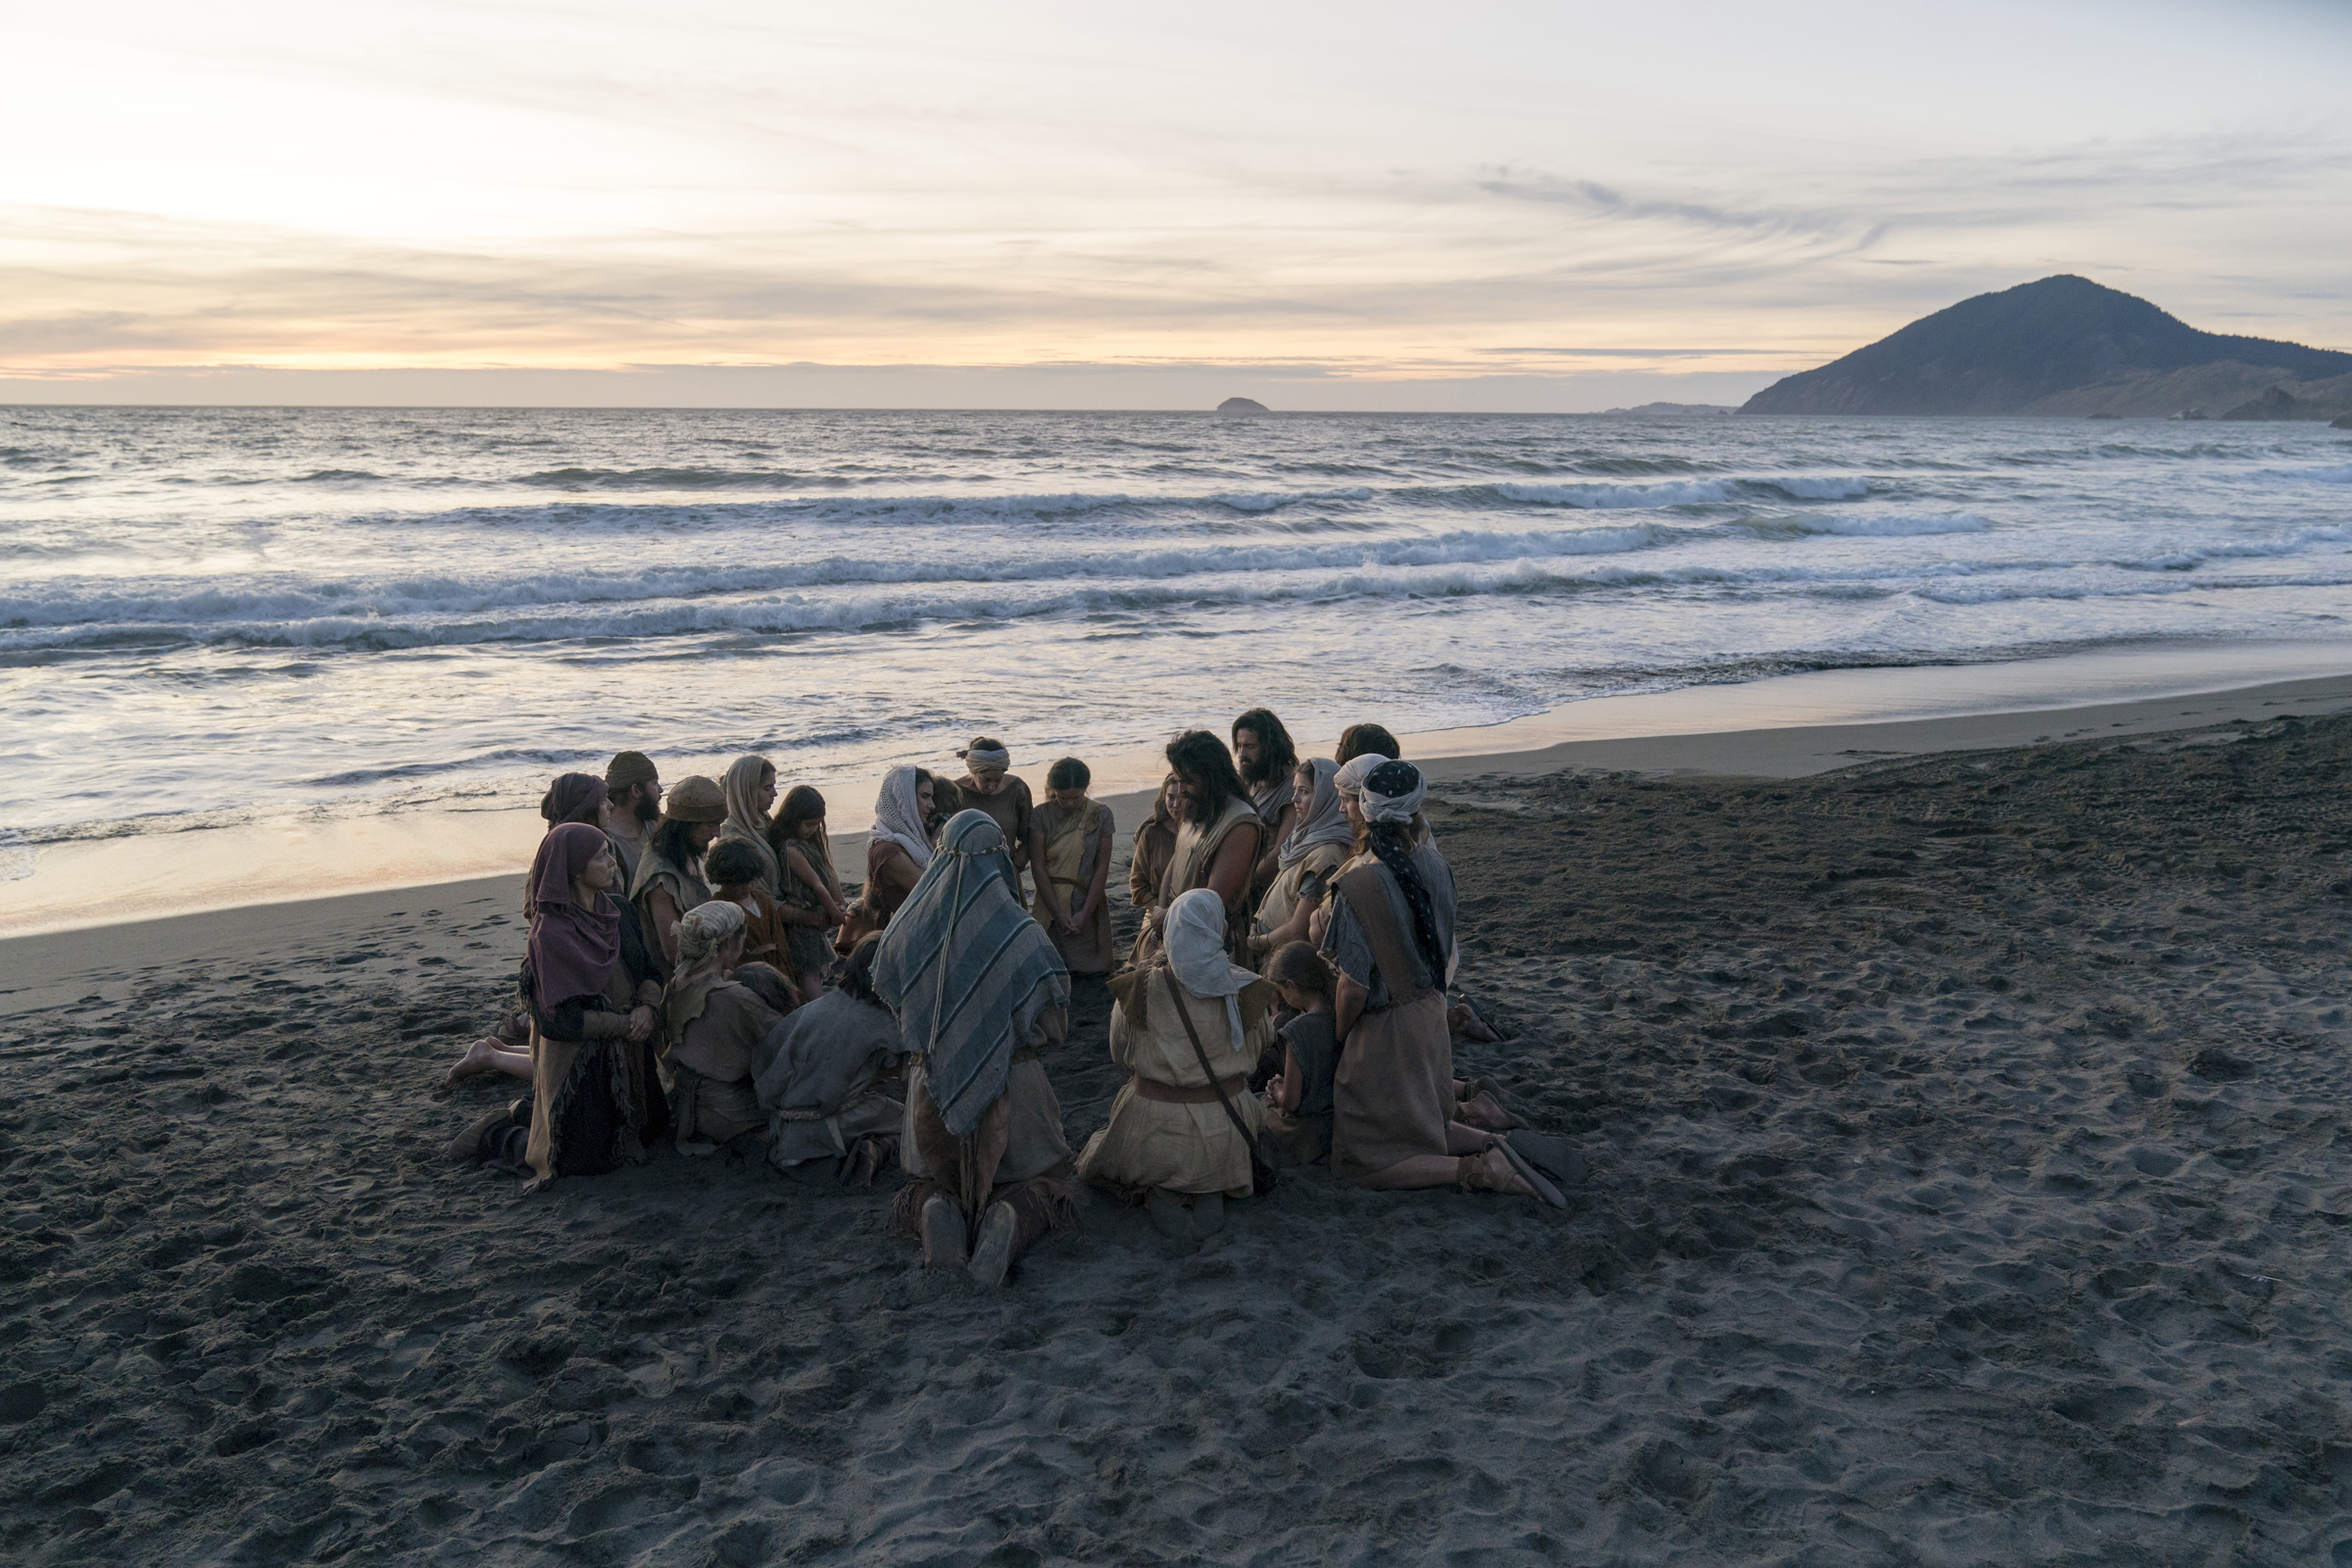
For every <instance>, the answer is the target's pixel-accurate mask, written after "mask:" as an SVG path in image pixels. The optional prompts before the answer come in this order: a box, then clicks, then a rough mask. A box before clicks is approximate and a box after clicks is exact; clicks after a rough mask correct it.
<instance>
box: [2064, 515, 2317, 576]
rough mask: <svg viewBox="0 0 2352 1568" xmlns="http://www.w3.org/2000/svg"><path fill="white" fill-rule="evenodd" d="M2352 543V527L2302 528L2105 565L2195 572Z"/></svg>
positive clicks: (2121, 558)
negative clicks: (2221, 563)
mask: <svg viewBox="0 0 2352 1568" xmlns="http://www.w3.org/2000/svg"><path fill="white" fill-rule="evenodd" d="M2347 541H2352V526H2345V527H2325V526H2324V527H2318V528H2298V529H2296V530H2295V531H2294V532H2292V533H2289V534H2285V535H2283V536H2281V537H2279V538H2277V539H2230V540H2217V541H2215V542H2214V543H2212V544H2198V545H2184V546H2182V547H2181V548H2180V549H2178V550H2170V551H2165V552H2163V553H2161V554H2158V555H2153V556H2123V557H2116V558H2111V559H2110V560H2108V561H2107V562H2106V563H2105V564H2107V565H2110V566H2120V567H2121V568H2123V569H2124V570H2126V571H2192V570H2194V569H2195V568H2197V567H2198V566H2201V565H2203V564H2206V563H2207V562H2209V561H2277V560H2280V559H2282V558H2284V557H2288V556H2299V555H2301V554H2302V553H2303V552H2304V551H2306V550H2308V549H2310V548H2311V547H2312V546H2313V545H2322V544H2343V543H2345V542H2347Z"/></svg>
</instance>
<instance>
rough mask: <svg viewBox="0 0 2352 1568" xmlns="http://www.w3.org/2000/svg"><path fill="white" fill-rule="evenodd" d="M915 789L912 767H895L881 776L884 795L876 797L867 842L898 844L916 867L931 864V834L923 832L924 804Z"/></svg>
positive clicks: (867, 831)
mask: <svg viewBox="0 0 2352 1568" xmlns="http://www.w3.org/2000/svg"><path fill="white" fill-rule="evenodd" d="M916 788H917V784H916V780H915V770H914V769H913V768H911V767H894V768H892V769H891V770H890V771H889V772H888V773H885V774H884V775H883V776H882V789H881V792H880V793H879V794H877V795H876V796H875V797H874V825H873V826H872V827H870V828H868V829H866V839H867V842H869V843H871V842H874V841H877V840H879V841H881V842H885V843H890V844H896V845H897V846H898V847H899V848H900V849H902V850H905V851H906V852H907V854H908V855H910V856H912V857H913V858H914V863H915V864H917V865H929V864H930V863H931V835H930V834H928V833H926V832H924V831H923V803H922V800H921V798H920V797H919V796H917V795H916V794H915V790H916Z"/></svg>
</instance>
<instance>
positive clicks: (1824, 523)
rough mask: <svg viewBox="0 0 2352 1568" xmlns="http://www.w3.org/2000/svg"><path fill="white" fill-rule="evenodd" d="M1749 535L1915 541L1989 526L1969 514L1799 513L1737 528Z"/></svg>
mask: <svg viewBox="0 0 2352 1568" xmlns="http://www.w3.org/2000/svg"><path fill="white" fill-rule="evenodd" d="M1740 527H1741V528H1742V529H1743V530H1744V531H1746V532H1749V533H1755V534H1761V535H1764V536H1766V537H1770V536H1771V535H1774V534H1831V535H1835V536H1838V537H1840V538H1849V539H1915V538H1930V537H1933V536H1935V535H1937V534H1952V533H1985V532H1988V531H1989V530H1990V529H1991V527H1992V524H1991V523H1989V522H1986V521H1985V519H1984V518H1983V517H1980V516H1978V515H1976V514H1975V513H1973V512H1937V513H1924V514H1919V515H1900V514H1882V515H1875V516H1871V515H1866V516H1858V517H1836V516H1822V515H1819V514H1816V513H1805V512H1800V513H1797V514H1795V515H1791V516H1786V517H1754V518H1750V519H1749V520H1748V521H1747V522H1745V523H1742V524H1740Z"/></svg>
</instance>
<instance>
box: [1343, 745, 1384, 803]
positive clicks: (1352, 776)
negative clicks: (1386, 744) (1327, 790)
mask: <svg viewBox="0 0 2352 1568" xmlns="http://www.w3.org/2000/svg"><path fill="white" fill-rule="evenodd" d="M1387 760H1388V759H1387V758H1385V757H1383V756H1381V755H1380V754H1379V753H1378V752H1366V753H1365V754H1364V755H1363V756H1361V757H1352V758H1349V759H1348V760H1347V761H1345V762H1342V763H1341V764H1340V770H1339V771H1338V772H1336V773H1334V774H1332V776H1331V784H1332V788H1334V789H1336V790H1338V791H1339V792H1340V794H1341V795H1342V796H1343V797H1344V798H1346V799H1348V800H1353V799H1355V797H1356V796H1358V795H1360V794H1361V793H1362V792H1363V788H1364V775H1365V774H1366V773H1369V772H1371V771H1372V770H1373V769H1374V768H1376V767H1378V766H1380V764H1381V763H1383V762H1385V761H1387Z"/></svg>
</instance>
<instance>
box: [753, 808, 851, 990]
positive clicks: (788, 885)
mask: <svg viewBox="0 0 2352 1568" xmlns="http://www.w3.org/2000/svg"><path fill="white" fill-rule="evenodd" d="M767 843H768V847H769V848H770V849H772V850H774V851H775V852H776V863H777V864H778V865H780V866H782V867H783V868H784V889H783V892H782V893H781V894H779V895H778V897H777V900H776V902H777V903H778V904H780V905H782V906H783V907H784V915H783V918H784V947H785V953H786V955H787V956H789V957H790V958H791V959H792V965H793V969H794V971H795V972H796V973H798V974H800V975H801V976H803V977H804V980H805V982H806V983H807V984H808V985H809V986H814V985H816V984H817V982H818V977H819V976H821V975H822V974H824V972H825V970H826V968H827V967H828V966H829V964H830V963H831V961H832V945H831V944H830V943H829V942H827V941H826V939H825V933H826V932H827V931H830V930H831V929H833V928H834V927H835V926H838V925H846V924H848V922H849V900H848V899H846V898H844V897H843V896H842V891H841V878H840V876H839V875H838V874H837V873H836V872H835V871H834V869H833V842H832V840H830V839H828V838H826V837H825V798H824V797H823V796H822V795H819V794H818V793H817V792H816V791H815V790H814V789H813V788H811V787H810V786H809V785H807V784H798V785H795V786H794V787H793V789H792V792H791V793H790V794H788V795H786V796H785V797H784V805H783V807H782V808H781V809H779V810H778V811H777V812H776V820H775V823H774V825H773V826H771V827H770V828H769V829H768V831H767ZM855 946H856V944H855V943H854V942H851V943H846V944H845V945H844V946H843V947H842V949H841V951H842V952H843V953H845V954H846V953H847V952H848V951H849V950H850V948H852V947H855ZM809 1000H810V1001H811V1002H813V1001H815V1000H816V999H815V997H814V996H813V995H811V996H810V997H809Z"/></svg>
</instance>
